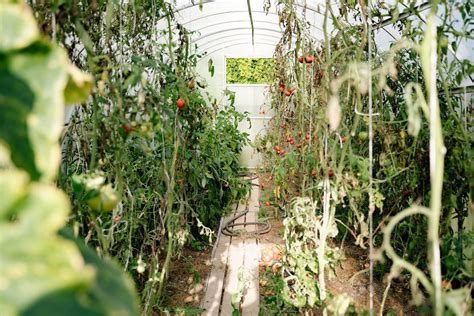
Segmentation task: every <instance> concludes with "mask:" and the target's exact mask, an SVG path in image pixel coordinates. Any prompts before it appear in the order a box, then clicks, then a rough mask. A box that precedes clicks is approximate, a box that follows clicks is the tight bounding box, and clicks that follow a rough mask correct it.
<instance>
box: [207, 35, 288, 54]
mask: <svg viewBox="0 0 474 316" xmlns="http://www.w3.org/2000/svg"><path fill="white" fill-rule="evenodd" d="M238 36H248V37H249V38H250V39H251V36H252V34H248V33H239V34H235V36H232V38H235V37H238ZM255 37H256V38H257V37H268V38H271V39H275V40H276V42H277V43H278V41H279V40H280V37H279V36H275V35H272V34H259V33H256V34H255ZM225 38H227V36H226V37H220V38H217V39H212V40H209V41H207V42H205V43H202V44H200V45H199V46H198V49H199V50H204V47H206V45H209V44H213V45H214V46H215V45H219V44H221V43H222V42H220V40H223V39H225ZM212 42H216V43H212ZM257 44H258V43H257ZM211 47H212V46H211ZM211 47H206V48H205V49H209V48H211Z"/></svg>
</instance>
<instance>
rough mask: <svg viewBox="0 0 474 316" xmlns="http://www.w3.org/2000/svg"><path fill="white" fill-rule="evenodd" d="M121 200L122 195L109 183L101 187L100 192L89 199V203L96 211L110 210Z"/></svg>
mask: <svg viewBox="0 0 474 316" xmlns="http://www.w3.org/2000/svg"><path fill="white" fill-rule="evenodd" d="M119 201H120V197H119V196H118V194H117V192H115V190H114V189H113V188H112V186H111V185H110V184H107V185H104V186H103V187H101V188H100V193H99V194H98V195H97V196H95V197H93V198H91V199H89V200H88V201H87V204H88V205H89V207H90V208H91V209H93V210H94V211H98V212H110V211H112V210H113V209H114V208H115V207H116V206H117V204H118V202H119Z"/></svg>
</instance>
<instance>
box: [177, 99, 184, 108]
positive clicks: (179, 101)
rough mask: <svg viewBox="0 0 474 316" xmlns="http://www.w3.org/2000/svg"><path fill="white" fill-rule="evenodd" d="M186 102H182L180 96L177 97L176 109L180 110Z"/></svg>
mask: <svg viewBox="0 0 474 316" xmlns="http://www.w3.org/2000/svg"><path fill="white" fill-rule="evenodd" d="M185 104H186V102H184V100H183V99H182V98H179V99H178V100H177V101H176V106H177V107H178V109H180V110H182V109H184V105H185Z"/></svg>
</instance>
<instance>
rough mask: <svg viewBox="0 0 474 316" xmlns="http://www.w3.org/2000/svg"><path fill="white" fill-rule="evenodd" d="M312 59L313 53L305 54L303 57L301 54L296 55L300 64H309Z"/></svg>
mask: <svg viewBox="0 0 474 316" xmlns="http://www.w3.org/2000/svg"><path fill="white" fill-rule="evenodd" d="M313 61H314V56H313V55H306V56H304V57H303V56H300V57H298V62H299V63H300V64H302V63H307V64H311V63H313Z"/></svg>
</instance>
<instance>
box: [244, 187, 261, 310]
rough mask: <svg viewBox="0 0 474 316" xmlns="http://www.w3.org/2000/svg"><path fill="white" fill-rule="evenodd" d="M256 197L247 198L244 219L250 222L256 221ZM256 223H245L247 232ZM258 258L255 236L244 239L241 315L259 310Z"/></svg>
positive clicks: (256, 192) (255, 227) (255, 192)
mask: <svg viewBox="0 0 474 316" xmlns="http://www.w3.org/2000/svg"><path fill="white" fill-rule="evenodd" d="M252 194H255V195H256V194H258V190H252ZM257 211H258V198H254V197H251V198H250V200H249V212H248V213H247V216H246V221H247V222H249V223H251V222H255V221H257ZM257 228H258V227H257V225H252V224H251V225H246V229H247V231H249V232H254V231H255V230H256V229H257ZM259 260H260V249H259V247H258V242H257V239H256V238H255V236H251V237H250V238H247V239H246V240H245V258H244V266H245V274H244V278H245V285H246V286H245V292H244V297H243V301H242V316H253V315H258V311H259V300H260V295H259V284H258V282H259V276H258V262H259Z"/></svg>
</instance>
